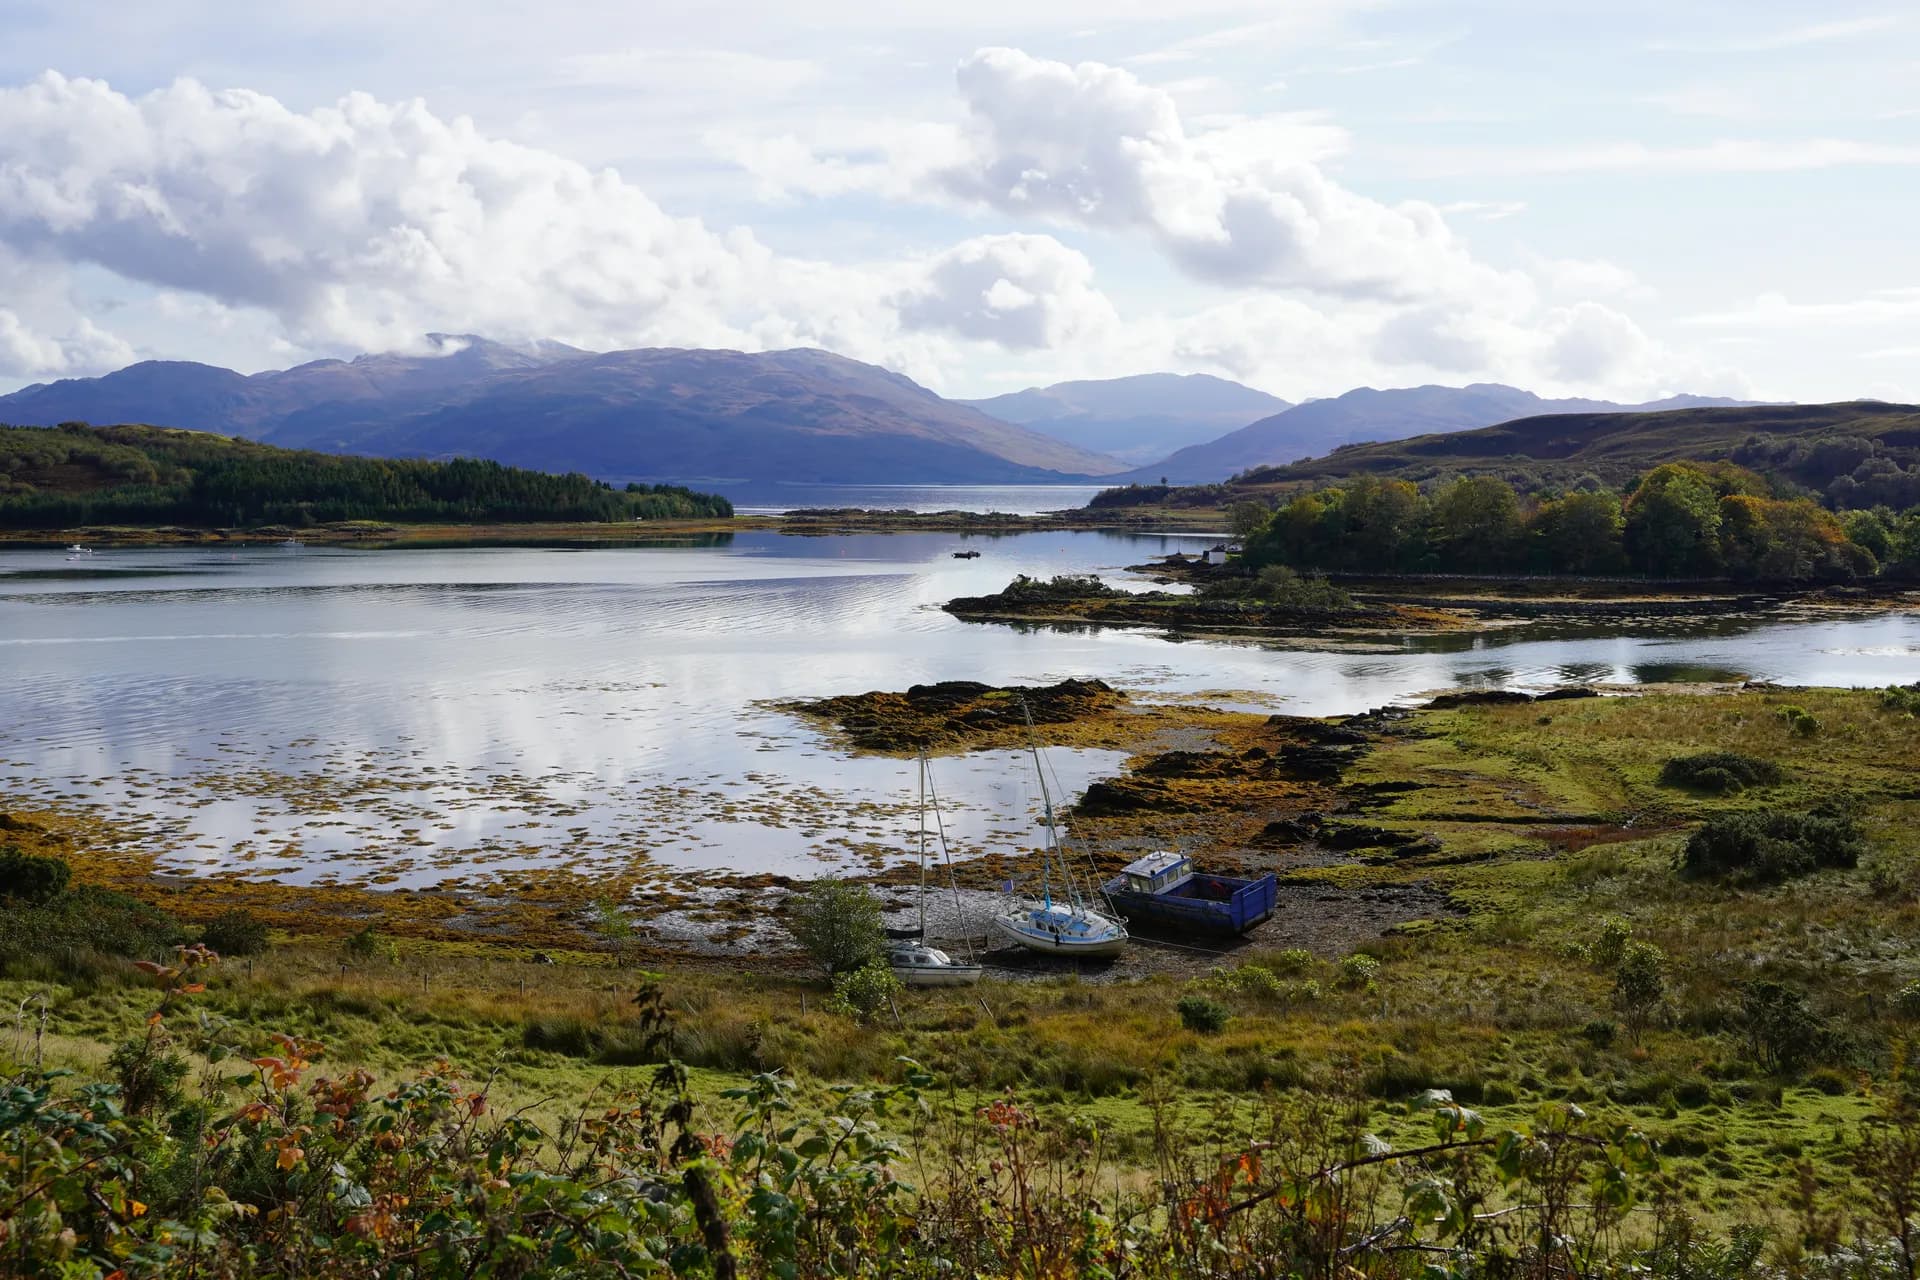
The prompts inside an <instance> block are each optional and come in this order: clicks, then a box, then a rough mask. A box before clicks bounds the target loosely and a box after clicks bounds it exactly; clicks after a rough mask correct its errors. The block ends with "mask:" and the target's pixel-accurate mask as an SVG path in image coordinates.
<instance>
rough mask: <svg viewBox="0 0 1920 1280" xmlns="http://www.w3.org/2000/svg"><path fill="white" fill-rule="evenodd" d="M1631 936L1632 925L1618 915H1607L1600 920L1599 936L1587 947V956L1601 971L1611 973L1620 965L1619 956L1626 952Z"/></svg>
mask: <svg viewBox="0 0 1920 1280" xmlns="http://www.w3.org/2000/svg"><path fill="white" fill-rule="evenodd" d="M1632 938H1633V926H1632V925H1631V924H1628V923H1627V922H1626V921H1625V920H1622V919H1621V918H1620V917H1619V916H1608V917H1607V918H1606V919H1605V920H1602V921H1601V922H1600V936H1599V937H1597V938H1595V939H1594V940H1593V945H1592V946H1590V947H1588V948H1587V958H1588V959H1589V960H1591V961H1593V963H1594V965H1595V966H1596V967H1597V968H1599V969H1600V970H1601V971H1602V972H1605V973H1611V972H1613V971H1614V970H1615V969H1617V968H1619V966H1620V957H1621V956H1622V955H1624V954H1625V953H1626V950H1627V943H1628V942H1630V941H1631V940H1632Z"/></svg>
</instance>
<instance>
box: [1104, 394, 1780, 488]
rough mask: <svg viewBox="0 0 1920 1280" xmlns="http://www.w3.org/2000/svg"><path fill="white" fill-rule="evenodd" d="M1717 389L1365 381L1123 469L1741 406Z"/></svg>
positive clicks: (1180, 478)
mask: <svg viewBox="0 0 1920 1280" xmlns="http://www.w3.org/2000/svg"><path fill="white" fill-rule="evenodd" d="M1742 403H1745V402H1743V401H1739V400H1727V399H1721V398H1717V397H1712V396H1671V397H1668V398H1667V399H1665V400H1659V401H1654V402H1652V403H1650V404H1640V405H1624V404H1614V403H1612V402H1610V401H1606V400H1581V399H1567V400H1548V399H1544V398H1542V397H1540V396H1537V395H1535V394H1533V393H1532V392H1531V391H1522V390H1521V389H1520V388H1518V387H1509V386H1504V385H1502V384H1500V383H1491V382H1480V383H1474V384H1472V385H1470V386H1465V387H1440V386H1424V387H1405V388H1398V389H1394V390H1384V391H1383V390H1376V389H1375V388H1372V387H1360V388H1357V389H1355V390H1353V391H1349V392H1347V393H1346V394H1345V395H1340V396H1333V397H1330V398H1329V399H1325V400H1309V401H1307V402H1306V403H1304V404H1299V405H1295V406H1294V407H1292V408H1290V409H1286V410H1283V411H1282V412H1280V413H1276V414H1273V415H1272V416H1270V417H1266V418H1262V419H1260V420H1259V421H1258V422H1253V423H1250V424H1248V425H1247V426H1245V427H1242V428H1240V429H1239V430H1238V431H1234V432H1231V433H1229V434H1227V435H1225V436H1222V437H1220V438H1219V439H1217V440H1212V441H1209V442H1207V443H1205V444H1200V445H1194V446H1191V447H1189V448H1186V449H1182V450H1180V451H1179V452H1178V453H1175V454H1174V455H1172V456H1171V457H1169V458H1167V459H1165V460H1164V461H1162V462H1158V463H1154V464H1152V465H1149V466H1145V467H1141V468H1139V469H1137V470H1135V471H1132V472H1129V473H1127V474H1126V475H1124V476H1121V477H1119V479H1121V480H1122V481H1137V482H1142V483H1153V482H1155V481H1158V480H1159V479H1160V477H1162V476H1165V477H1166V478H1167V480H1168V481H1169V482H1171V483H1173V484H1206V483H1209V482H1212V481H1217V480H1225V479H1227V478H1228V477H1229V476H1233V475H1237V474H1239V473H1240V472H1243V471H1247V470H1249V469H1251V468H1254V467H1261V466H1274V465H1284V464H1286V463H1290V462H1295V461H1298V460H1302V459H1307V458H1317V457H1320V456H1322V455H1324V454H1328V453H1331V452H1332V451H1333V450H1335V449H1338V448H1340V447H1341V446H1342V445H1349V444H1359V443H1363V442H1373V441H1381V442H1390V441H1394V440H1405V439H1408V438H1409V437H1412V436H1423V435H1431V434H1438V433H1445V432H1454V431H1471V430H1475V429H1478V428H1481V427H1490V426H1494V425H1496V424H1498V423H1502V422H1511V421H1513V420H1515V419H1519V418H1530V417H1538V416H1542V415H1549V414H1563V413H1643V412H1653V411H1658V410H1661V409H1680V408H1699V407H1708V406H1722V407H1726V406H1735V405H1739V404H1742Z"/></svg>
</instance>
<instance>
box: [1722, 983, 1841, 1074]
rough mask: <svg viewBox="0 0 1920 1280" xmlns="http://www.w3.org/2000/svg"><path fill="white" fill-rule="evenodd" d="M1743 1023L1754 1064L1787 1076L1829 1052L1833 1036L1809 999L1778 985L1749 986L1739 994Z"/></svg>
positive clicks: (1760, 984)
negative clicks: (1757, 1063) (1812, 1008)
mask: <svg viewBox="0 0 1920 1280" xmlns="http://www.w3.org/2000/svg"><path fill="white" fill-rule="evenodd" d="M1740 1023H1741V1027H1742V1029H1743V1030H1744V1031H1745V1032H1746V1037H1747V1047H1748V1049H1749V1050H1751V1051H1752V1053H1753V1056H1754V1060H1755V1061H1757V1062H1759V1064H1760V1065H1761V1066H1763V1067H1765V1068H1766V1069H1767V1070H1768V1071H1771V1072H1774V1073H1775V1074H1777V1075H1785V1074H1787V1073H1790V1072H1792V1071H1794V1070H1795V1069H1797V1068H1798V1067H1799V1066H1801V1064H1803V1063H1805V1062H1807V1061H1808V1060H1809V1059H1811V1058H1814V1057H1818V1056H1820V1055H1822V1054H1825V1053H1827V1052H1829V1051H1830V1050H1831V1049H1832V1047H1833V1037H1832V1033H1831V1032H1830V1031H1829V1030H1828V1028H1827V1024H1826V1023H1825V1022H1824V1021H1822V1020H1821V1019H1820V1018H1819V1017H1818V1016H1817V1015H1815V1013H1814V1012H1813V1010H1811V1009H1809V1008H1808V1007H1807V998H1806V996H1805V995H1803V994H1802V993H1800V992H1798V991H1795V990H1794V989H1793V988H1792V987H1789V986H1785V985H1784V984H1782V983H1778V982H1753V983H1749V984H1748V985H1747V986H1746V987H1745V988H1744V989H1742V991H1741V993H1740Z"/></svg>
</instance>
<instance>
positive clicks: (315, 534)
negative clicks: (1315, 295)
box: [0, 508, 1224, 550]
mask: <svg viewBox="0 0 1920 1280" xmlns="http://www.w3.org/2000/svg"><path fill="white" fill-rule="evenodd" d="M1223 529H1224V517H1223V516H1222V515H1221V513H1219V512H1205V511H1181V512H1177V513H1176V512H1166V511H1153V512H1139V511H1116V512H1108V511H1098V510H1089V509H1085V508H1082V509H1079V510H1071V511H1061V512H1047V513H1044V514H1040V515H1005V514H1000V513H996V512H975V511H935V512H907V511H870V510H802V511H793V512H788V513H786V514H783V515H736V516H732V517H730V518H728V517H694V518H688V519H675V520H632V521H621V522H618V523H613V522H605V523H599V522H591V521H571V522H570V521H552V522H544V521H540V522H531V523H527V524H390V523H386V522H384V521H347V522H341V523H334V524H321V525H313V526H310V527H306V528H294V527H292V526H288V525H263V526H259V527H255V528H250V529H201V528H191V527H186V526H178V525H156V526H136V525H82V526H79V527H76V528H68V529H0V548H5V547H12V548H21V549H43V550H59V549H62V548H65V547H69V546H74V545H81V546H92V545H98V546H113V547H129V546H221V547H230V546H271V545H273V544H276V543H283V542H285V541H286V540H287V539H289V538H293V539H296V540H298V541H299V542H301V543H302V544H310V545H314V546H354V547H364V548H368V549H374V550H378V549H383V548H400V547H423V546H463V545H485V546H516V545H519V546H539V545H550V544H554V543H577V542H653V541H659V540H661V539H665V538H676V537H689V536H698V535H710V534H726V533H747V532H755V531H772V532H777V533H789V534H800V535H813V536H826V535H832V534H838V533H980V534H1012V533H1028V532H1035V531H1042V530H1087V531H1098V530H1112V531H1114V532H1128V531H1138V532H1193V533H1201V534H1216V533H1220V532H1222V531H1223Z"/></svg>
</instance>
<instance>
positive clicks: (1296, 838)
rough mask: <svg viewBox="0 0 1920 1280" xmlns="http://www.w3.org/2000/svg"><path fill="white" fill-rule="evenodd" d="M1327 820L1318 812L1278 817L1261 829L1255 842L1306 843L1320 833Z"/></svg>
mask: <svg viewBox="0 0 1920 1280" xmlns="http://www.w3.org/2000/svg"><path fill="white" fill-rule="evenodd" d="M1324 822H1325V819H1324V818H1322V817H1321V816H1320V815H1319V814H1317V813H1303V814H1300V815H1299V816H1298V817H1293V818H1277V819H1275V820H1274V821H1272V822H1269V823H1268V824H1267V825H1266V826H1264V827H1262V828H1261V829H1260V834H1259V835H1256V836H1255V837H1254V838H1253V843H1255V844H1262V845H1274V844H1305V843H1306V842H1307V841H1309V840H1311V839H1313V838H1314V837H1315V836H1317V835H1319V834H1320V828H1321V826H1322V824H1323V823H1324Z"/></svg>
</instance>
